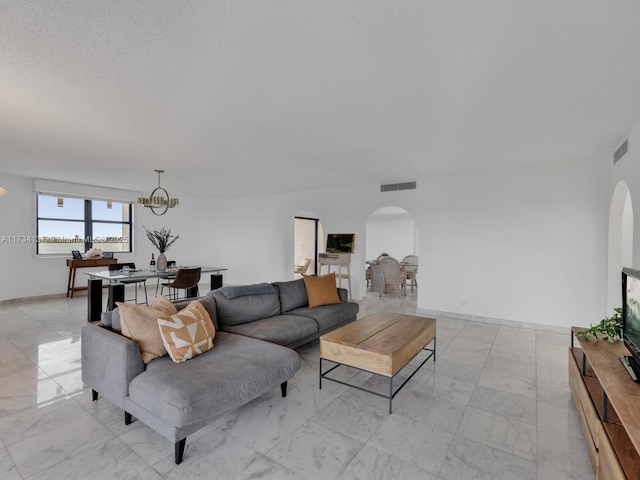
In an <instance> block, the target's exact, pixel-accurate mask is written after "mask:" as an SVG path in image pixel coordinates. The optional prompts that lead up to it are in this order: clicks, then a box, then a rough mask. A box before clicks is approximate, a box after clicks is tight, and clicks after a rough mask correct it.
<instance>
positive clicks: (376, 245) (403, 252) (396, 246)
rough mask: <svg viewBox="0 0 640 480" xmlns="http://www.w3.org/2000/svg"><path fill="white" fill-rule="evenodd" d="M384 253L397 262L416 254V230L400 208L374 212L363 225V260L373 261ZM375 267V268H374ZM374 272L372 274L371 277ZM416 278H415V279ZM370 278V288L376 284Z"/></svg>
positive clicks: (387, 208) (417, 254)
mask: <svg viewBox="0 0 640 480" xmlns="http://www.w3.org/2000/svg"><path fill="white" fill-rule="evenodd" d="M382 253H386V254H387V255H390V256H392V257H394V258H396V259H397V260H402V259H403V258H404V257H406V256H407V255H416V256H418V257H419V255H420V253H419V252H418V228H417V226H416V223H415V220H414V218H413V215H411V214H410V213H409V212H408V211H407V210H405V209H404V208H402V207H395V206H387V207H382V208H379V209H377V210H376V211H374V212H373V213H372V214H371V215H370V216H369V218H367V222H366V224H365V258H366V259H367V260H375V259H376V258H378V256H379V255H381V254H382ZM374 267H375V266H374ZM373 276H375V272H372V277H373ZM416 278H417V277H416ZM373 280H374V279H373V278H372V282H371V287H372V288H373V290H375V284H376V282H375V281H373Z"/></svg>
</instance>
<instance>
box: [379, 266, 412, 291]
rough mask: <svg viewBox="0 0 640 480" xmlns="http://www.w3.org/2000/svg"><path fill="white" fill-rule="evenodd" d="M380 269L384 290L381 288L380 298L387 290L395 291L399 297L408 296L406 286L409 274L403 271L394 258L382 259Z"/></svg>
mask: <svg viewBox="0 0 640 480" xmlns="http://www.w3.org/2000/svg"><path fill="white" fill-rule="evenodd" d="M380 269H381V270H382V288H380V296H382V294H383V293H387V290H395V291H397V292H398V297H401V296H402V294H403V293H404V294H405V295H406V294H407V292H406V289H405V285H406V283H407V274H406V273H405V272H404V271H402V269H401V265H400V262H398V260H396V259H395V258H393V257H384V258H382V259H380Z"/></svg>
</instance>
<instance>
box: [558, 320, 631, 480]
mask: <svg viewBox="0 0 640 480" xmlns="http://www.w3.org/2000/svg"><path fill="white" fill-rule="evenodd" d="M582 330H586V329H584V328H578V327H573V328H572V329H571V332H572V336H571V348H570V349H569V387H570V389H571V395H572V396H573V401H574V403H575V405H576V410H577V411H578V417H579V419H580V427H581V428H582V434H583V437H584V441H585V443H586V445H587V451H588V452H589V458H590V459H591V464H592V466H593V471H594V473H595V475H596V478H597V479H598V480H605V479H615V480H632V479H633V480H635V479H638V478H640V454H639V452H640V384H638V383H635V382H634V381H633V380H632V379H631V377H630V376H629V373H627V371H626V370H625V368H624V366H623V365H622V363H621V362H620V360H619V356H620V355H629V352H628V351H627V349H626V347H625V346H624V345H623V344H622V343H621V342H615V343H612V344H611V343H608V342H607V341H606V340H602V339H600V340H583V339H581V338H577V337H575V339H576V340H577V341H578V344H579V347H578V346H576V345H575V343H574V336H575V334H576V333H577V332H579V331H582Z"/></svg>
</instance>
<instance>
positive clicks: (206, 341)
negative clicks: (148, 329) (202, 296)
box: [158, 300, 216, 363]
mask: <svg viewBox="0 0 640 480" xmlns="http://www.w3.org/2000/svg"><path fill="white" fill-rule="evenodd" d="M158 328H159V329H160V335H161V337H162V341H163V343H164V346H165V348H166V349H167V352H168V353H169V356H170V357H171V360H173V361H174V362H176V363H181V362H186V361H187V360H189V359H191V358H193V357H195V356H197V355H200V354H201V353H204V352H206V351H208V350H211V349H212V348H213V338H214V337H215V334H216V332H215V328H214V327H213V322H212V321H211V318H210V317H209V314H208V313H207V311H206V310H205V308H204V307H203V306H202V304H201V303H200V302H198V301H197V300H195V301H193V302H191V303H190V304H189V305H188V306H187V307H186V308H184V309H183V310H180V311H179V312H178V313H176V314H174V315H170V316H166V317H161V318H158Z"/></svg>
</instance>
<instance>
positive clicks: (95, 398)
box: [91, 388, 98, 402]
mask: <svg viewBox="0 0 640 480" xmlns="http://www.w3.org/2000/svg"><path fill="white" fill-rule="evenodd" d="M91 400H93V401H94V402H95V401H97V400H98V392H96V391H95V390H94V389H93V388H92V389H91Z"/></svg>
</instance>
